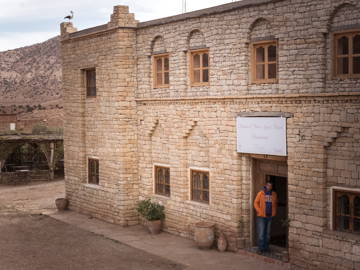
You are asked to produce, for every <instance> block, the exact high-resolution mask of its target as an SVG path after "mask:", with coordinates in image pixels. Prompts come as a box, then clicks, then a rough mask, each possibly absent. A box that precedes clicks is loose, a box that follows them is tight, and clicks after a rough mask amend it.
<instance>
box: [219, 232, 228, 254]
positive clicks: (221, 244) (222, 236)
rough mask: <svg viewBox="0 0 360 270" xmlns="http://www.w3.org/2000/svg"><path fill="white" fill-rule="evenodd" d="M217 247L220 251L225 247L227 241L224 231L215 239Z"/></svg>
mask: <svg viewBox="0 0 360 270" xmlns="http://www.w3.org/2000/svg"><path fill="white" fill-rule="evenodd" d="M217 248H218V250H219V251H220V252H223V251H225V250H226V248H227V241H226V237H225V234H224V233H220V234H219V238H218V239H217Z"/></svg>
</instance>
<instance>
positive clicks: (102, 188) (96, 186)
mask: <svg viewBox="0 0 360 270" xmlns="http://www.w3.org/2000/svg"><path fill="white" fill-rule="evenodd" d="M84 187H87V188H91V189H99V190H104V187H102V186H100V185H96V184H89V183H86V184H84Z"/></svg>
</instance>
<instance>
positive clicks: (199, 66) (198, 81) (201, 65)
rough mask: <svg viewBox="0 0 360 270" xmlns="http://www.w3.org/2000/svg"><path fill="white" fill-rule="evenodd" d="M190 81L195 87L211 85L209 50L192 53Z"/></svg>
mask: <svg viewBox="0 0 360 270" xmlns="http://www.w3.org/2000/svg"><path fill="white" fill-rule="evenodd" d="M190 81H191V85H193V86H198V85H208V84H209V50H207V49H206V50H197V51H191V52H190Z"/></svg>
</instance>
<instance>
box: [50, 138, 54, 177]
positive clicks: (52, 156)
mask: <svg viewBox="0 0 360 270" xmlns="http://www.w3.org/2000/svg"><path fill="white" fill-rule="evenodd" d="M54 148H55V146H54V142H51V143H50V160H49V170H50V180H54V167H55V164H54Z"/></svg>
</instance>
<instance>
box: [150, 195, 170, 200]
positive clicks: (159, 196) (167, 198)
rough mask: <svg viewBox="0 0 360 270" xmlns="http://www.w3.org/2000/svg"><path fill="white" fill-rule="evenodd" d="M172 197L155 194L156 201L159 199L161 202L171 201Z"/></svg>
mask: <svg viewBox="0 0 360 270" xmlns="http://www.w3.org/2000/svg"><path fill="white" fill-rule="evenodd" d="M170 196H171V195H170ZM170 196H166V195H161V194H156V193H154V194H153V197H154V199H159V200H170V199H171V197H170Z"/></svg>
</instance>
